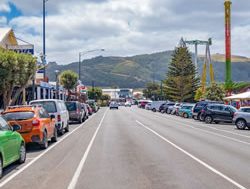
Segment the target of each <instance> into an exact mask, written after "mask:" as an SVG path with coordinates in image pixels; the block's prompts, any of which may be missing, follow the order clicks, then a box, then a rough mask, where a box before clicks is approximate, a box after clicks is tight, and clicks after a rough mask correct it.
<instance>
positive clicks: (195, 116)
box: [192, 101, 223, 121]
mask: <svg viewBox="0 0 250 189" xmlns="http://www.w3.org/2000/svg"><path fill="white" fill-rule="evenodd" d="M208 104H223V102H216V101H200V102H197V103H196V104H195V106H194V108H193V110H192V118H193V119H195V120H201V119H200V115H201V111H202V109H203V108H204V107H205V106H207V105H208ZM201 121H202V120H201Z"/></svg>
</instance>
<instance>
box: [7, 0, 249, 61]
mask: <svg viewBox="0 0 250 189" xmlns="http://www.w3.org/2000/svg"><path fill="white" fill-rule="evenodd" d="M10 1H11V2H12V3H14V4H15V5H16V6H17V8H19V9H20V10H21V11H22V13H23V16H21V17H17V18H14V19H13V20H11V22H10V26H13V27H14V29H15V31H16V33H17V35H18V36H19V37H21V38H22V39H24V40H26V41H29V42H31V43H34V44H35V47H36V51H37V53H38V54H39V53H40V52H41V51H42V17H41V14H42V1H34V0H22V1H20V0H10ZM223 2H224V1H223V0H221V1H220V2H218V0H210V1H203V2H202V3H201V1H200V0H189V1H188V3H187V1H186V0H176V1H172V0H140V1H139V0H126V1H124V0H95V1H93V0H71V1H68V0H60V3H59V1H56V0H49V1H48V2H47V4H46V7H47V18H46V28H47V30H46V31H47V34H46V36H47V38H46V39H47V40H46V41H47V57H48V61H57V62H60V63H68V62H70V61H76V60H77V55H78V52H79V51H83V50H89V49H96V48H105V49H106V51H105V53H104V55H121V56H124V55H135V54H140V53H151V52H157V51H163V50H170V49H173V48H174V47H175V46H176V44H178V41H179V39H180V38H181V37H182V36H183V37H184V38H186V39H202V40H205V39H208V38H209V37H212V38H213V46H212V49H211V50H212V52H213V53H217V52H219V53H224V12H223V11H224V6H223ZM249 8H250V2H246V1H245V0H238V1H237V2H234V3H233V20H232V27H233V31H232V34H233V38H232V41H233V47H232V51H233V53H234V54H241V55H247V56H250V50H249V49H248V48H247V45H248V41H250V37H249V36H245V35H244V36H243V34H246V33H249V32H248V31H249V29H250V17H249V11H248V10H249ZM242 32H244V33H242ZM246 35H248V34H246ZM248 39H249V40H248ZM190 49H192V47H190ZM203 50H204V49H201V50H200V52H201V53H203ZM92 55H93V56H94V55H99V52H98V53H93V54H92Z"/></svg>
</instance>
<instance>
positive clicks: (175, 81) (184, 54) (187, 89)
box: [164, 47, 199, 102]
mask: <svg viewBox="0 0 250 189" xmlns="http://www.w3.org/2000/svg"><path fill="white" fill-rule="evenodd" d="M164 84H165V87H164V91H165V93H166V96H167V97H168V98H169V99H170V100H173V101H179V102H185V101H194V97H195V92H196V90H197V88H198V86H199V78H197V77H196V69H195V65H194V64H193V62H192V57H191V54H190V53H189V52H188V49H187V48H186V47H177V48H176V49H175V51H174V53H173V55H172V60H171V62H170V65H169V69H168V72H167V77H166V80H165V81H164Z"/></svg>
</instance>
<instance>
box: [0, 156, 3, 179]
mask: <svg viewBox="0 0 250 189" xmlns="http://www.w3.org/2000/svg"><path fill="white" fill-rule="evenodd" d="M2 177H3V159H2V157H1V156H0V178H2Z"/></svg>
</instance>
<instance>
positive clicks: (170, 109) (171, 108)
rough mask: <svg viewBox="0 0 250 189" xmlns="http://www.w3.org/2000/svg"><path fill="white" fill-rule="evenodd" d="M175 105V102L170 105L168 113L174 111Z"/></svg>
mask: <svg viewBox="0 0 250 189" xmlns="http://www.w3.org/2000/svg"><path fill="white" fill-rule="evenodd" d="M174 106H175V104H174V105H172V106H169V107H168V110H167V112H166V113H167V114H171V112H172V111H173V109H174Z"/></svg>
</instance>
